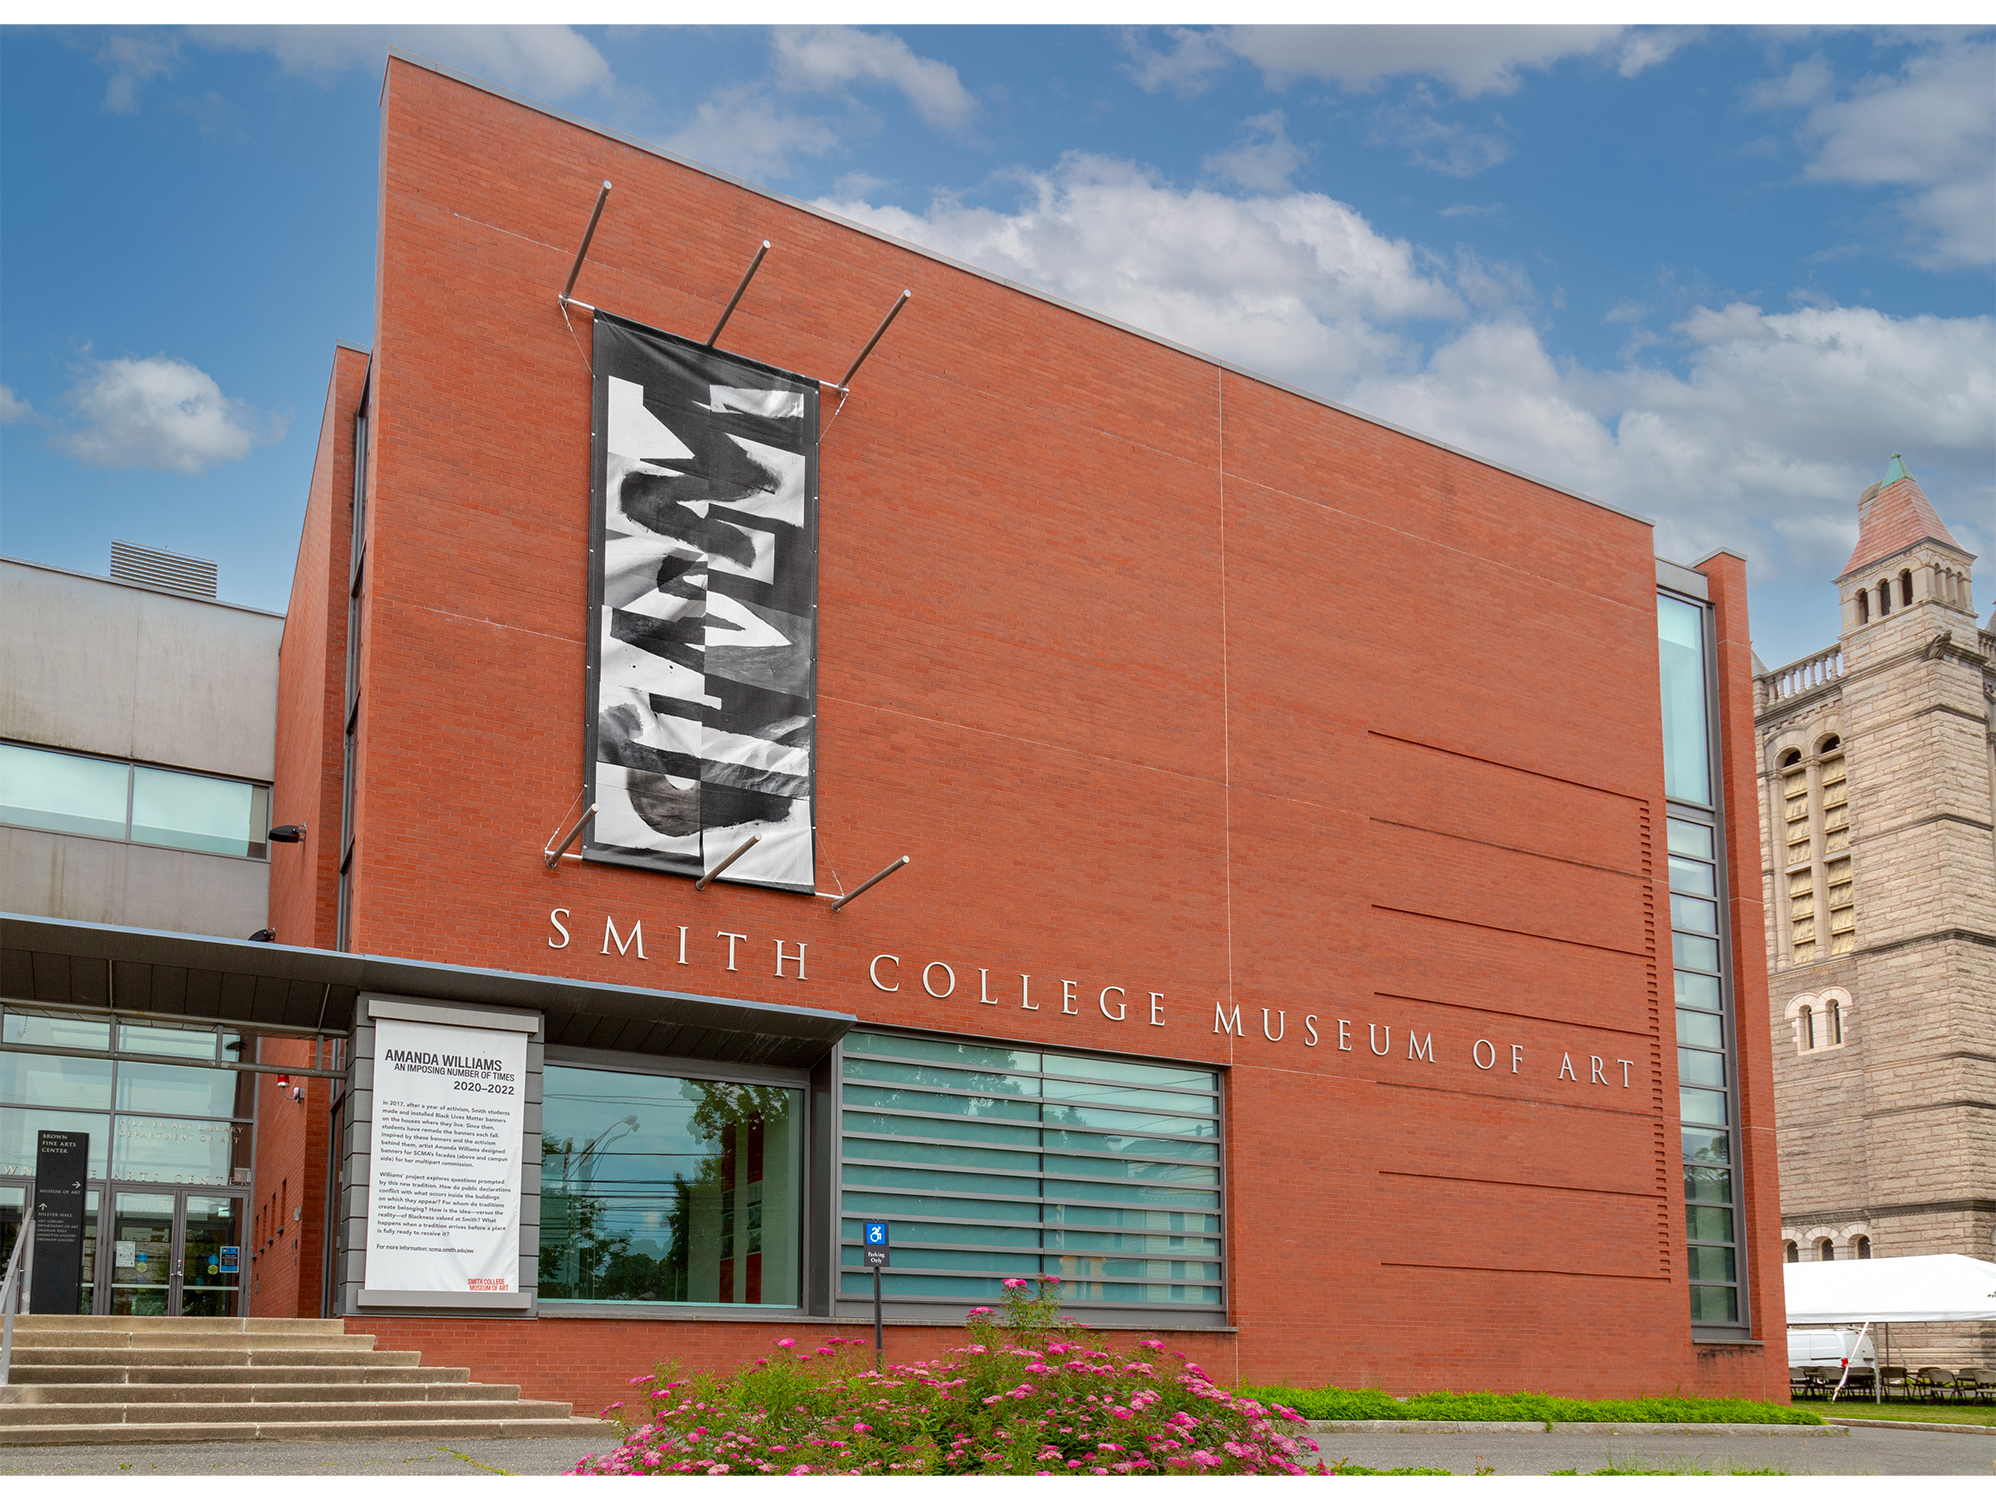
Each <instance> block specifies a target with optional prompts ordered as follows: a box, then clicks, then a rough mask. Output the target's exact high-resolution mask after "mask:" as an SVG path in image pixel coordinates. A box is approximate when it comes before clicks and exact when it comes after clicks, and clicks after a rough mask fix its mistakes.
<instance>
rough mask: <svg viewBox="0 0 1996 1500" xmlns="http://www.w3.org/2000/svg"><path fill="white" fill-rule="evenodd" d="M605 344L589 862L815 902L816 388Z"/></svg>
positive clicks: (785, 375)
mask: <svg viewBox="0 0 1996 1500" xmlns="http://www.w3.org/2000/svg"><path fill="white" fill-rule="evenodd" d="M595 324H596V334H595V339H596V342H595V358H594V365H595V370H596V407H595V451H594V463H595V504H594V507H593V512H592V517H591V541H590V559H591V572H590V579H589V591H590V607H591V612H592V616H593V623H592V628H591V630H590V643H589V674H590V675H589V680H590V694H589V719H588V724H587V727H586V749H585V754H586V762H585V771H584V781H585V784H586V794H585V797H586V801H588V802H593V803H594V804H595V805H596V817H595V820H594V821H593V822H592V823H591V824H590V828H589V832H588V834H587V836H586V837H585V840H584V843H583V851H582V852H583V855H584V857H585V858H588V859H592V860H604V861H607V862H609V863H612V864H624V865H637V866H640V867H641V868H644V869H649V870H665V871H669V872H671V873H673V874H677V875H694V876H697V875H700V874H702V873H704V872H705V871H707V870H709V869H712V868H713V867H714V866H715V865H717V864H719V863H720V862H721V861H723V860H725V859H727V858H728V856H729V855H730V854H733V853H734V852H735V851H736V850H741V849H746V852H745V853H743V854H742V855H741V856H740V857H739V858H737V859H735V860H733V861H732V862H731V863H729V865H728V867H727V870H726V872H725V873H724V874H721V875H719V876H717V877H716V878H717V879H720V880H724V881H733V882H737V883H739V884H742V885H760V886H773V887H775V888H777V889H779V890H787V891H801V892H804V893H806V894H808V893H810V892H811V891H813V890H815V889H816V888H817V887H816V883H815V882H816V873H815V867H814V865H813V862H812V845H811V827H812V818H811V801H812V787H813V784H814V783H813V774H814V773H813V765H812V754H813V750H812V747H813V742H814V739H815V737H816V733H817V712H818V710H817V648H816V637H817V628H816V616H817V598H818V386H817V382H816V381H813V380H809V379H807V378H805V377H803V376H800V375H793V374H790V373H789V372H787V371H783V370H778V369H775V368H773V367H771V366H768V365H762V364H757V363H755V362H754V361H752V360H746V359H742V358H740V357H739V356H737V355H732V354H723V353H721V352H720V351H719V350H717V349H709V348H707V347H706V346H705V345H702V344H695V343H692V342H691V341H689V340H687V339H682V338H676V337H674V336H673V335H672V334H669V333H661V332H660V331H658V330H657V329H655V328H645V327H642V326H640V325H638V324H635V323H627V322H624V321H623V320H622V319H619V318H613V317H611V316H610V315H609V314H607V313H603V312H598V313H597V314H596V317H595ZM751 838H753V839H754V840H755V843H754V844H753V845H752V846H751V845H750V844H749V840H750V839H751Z"/></svg>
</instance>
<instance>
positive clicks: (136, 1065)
mask: <svg viewBox="0 0 1996 1500" xmlns="http://www.w3.org/2000/svg"><path fill="white" fill-rule="evenodd" d="M255 1080H256V1075H255V1074H254V1073H238V1072H235V1071H234V1070H233V1069H230V1068H177V1067H174V1066H173V1065H172V1064H171V1063H140V1062H121V1063H119V1064H118V1108H119V1109H131V1110H141V1111H144V1112H146V1113H150V1114H161V1115H218V1116H221V1117H223V1118H227V1117H228V1116H230V1115H248V1114H249V1112H250V1090H251V1089H253V1088H254V1087H255V1086H256V1082H255Z"/></svg>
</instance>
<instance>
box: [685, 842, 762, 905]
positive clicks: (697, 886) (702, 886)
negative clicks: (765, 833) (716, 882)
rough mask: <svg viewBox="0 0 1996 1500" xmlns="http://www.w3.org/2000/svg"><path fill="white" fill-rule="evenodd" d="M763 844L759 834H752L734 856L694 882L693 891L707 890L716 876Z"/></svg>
mask: <svg viewBox="0 0 1996 1500" xmlns="http://www.w3.org/2000/svg"><path fill="white" fill-rule="evenodd" d="M761 842H762V835H761V834H759V833H752V834H750V835H749V836H748V837H747V838H746V839H744V840H743V841H742V843H741V845H740V846H739V847H738V848H737V849H736V850H735V852H734V853H733V854H730V855H729V856H728V857H727V858H726V859H724V860H722V861H721V862H720V863H719V864H718V865H716V866H714V868H713V869H711V870H709V871H708V872H707V873H706V874H705V875H702V876H701V877H700V878H699V879H698V880H696V881H694V882H693V889H694V890H696V891H704V890H706V889H707V882H708V881H710V880H712V879H713V878H714V877H715V876H716V875H718V874H720V873H721V871H723V870H725V869H727V867H728V866H729V865H731V864H733V863H734V862H735V861H736V860H738V859H740V858H741V857H742V856H743V855H744V854H746V853H748V852H749V850H751V849H753V848H754V847H755V846H756V845H757V844H759V843H761Z"/></svg>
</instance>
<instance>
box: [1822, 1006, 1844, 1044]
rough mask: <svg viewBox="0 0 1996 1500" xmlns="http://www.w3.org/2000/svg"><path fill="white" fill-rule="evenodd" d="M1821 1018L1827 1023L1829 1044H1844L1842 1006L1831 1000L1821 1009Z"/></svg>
mask: <svg viewBox="0 0 1996 1500" xmlns="http://www.w3.org/2000/svg"><path fill="white" fill-rule="evenodd" d="M1823 1019H1824V1020H1825V1021H1827V1022H1828V1023H1829V1028H1830V1045H1831V1046H1832V1047H1841V1046H1842V1045H1843V1044H1844V1008H1843V1006H1842V1004H1841V1003H1839V1002H1838V1001H1835V1000H1832V1001H1831V1002H1830V1003H1829V1004H1828V1005H1827V1006H1825V1007H1824V1010H1823Z"/></svg>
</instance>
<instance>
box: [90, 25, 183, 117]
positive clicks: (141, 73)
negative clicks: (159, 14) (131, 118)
mask: <svg viewBox="0 0 1996 1500" xmlns="http://www.w3.org/2000/svg"><path fill="white" fill-rule="evenodd" d="M179 61H180V47H179V44H178V43H175V42H165V41H161V40H159V39H158V38H157V37H149V36H131V35H120V36H114V37H112V38H111V39H110V40H109V41H108V42H106V43H105V44H104V46H103V49H102V50H101V51H100V52H98V54H97V57H96V62H97V65H98V66H99V67H101V68H103V69H105V70H106V71H107V72H109V73H110V75H111V81H110V83H108V84H107V85H105V88H104V108H105V109H107V110H109V111H110V112H111V113H112V114H114V115H129V114H135V113H136V112H137V111H138V107H139V85H140V84H142V83H144V82H145V81H146V80H147V79H149V78H156V77H158V76H159V75H160V74H162V73H171V72H172V71H173V70H174V68H175V67H176V66H177V65H178V63H179Z"/></svg>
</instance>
